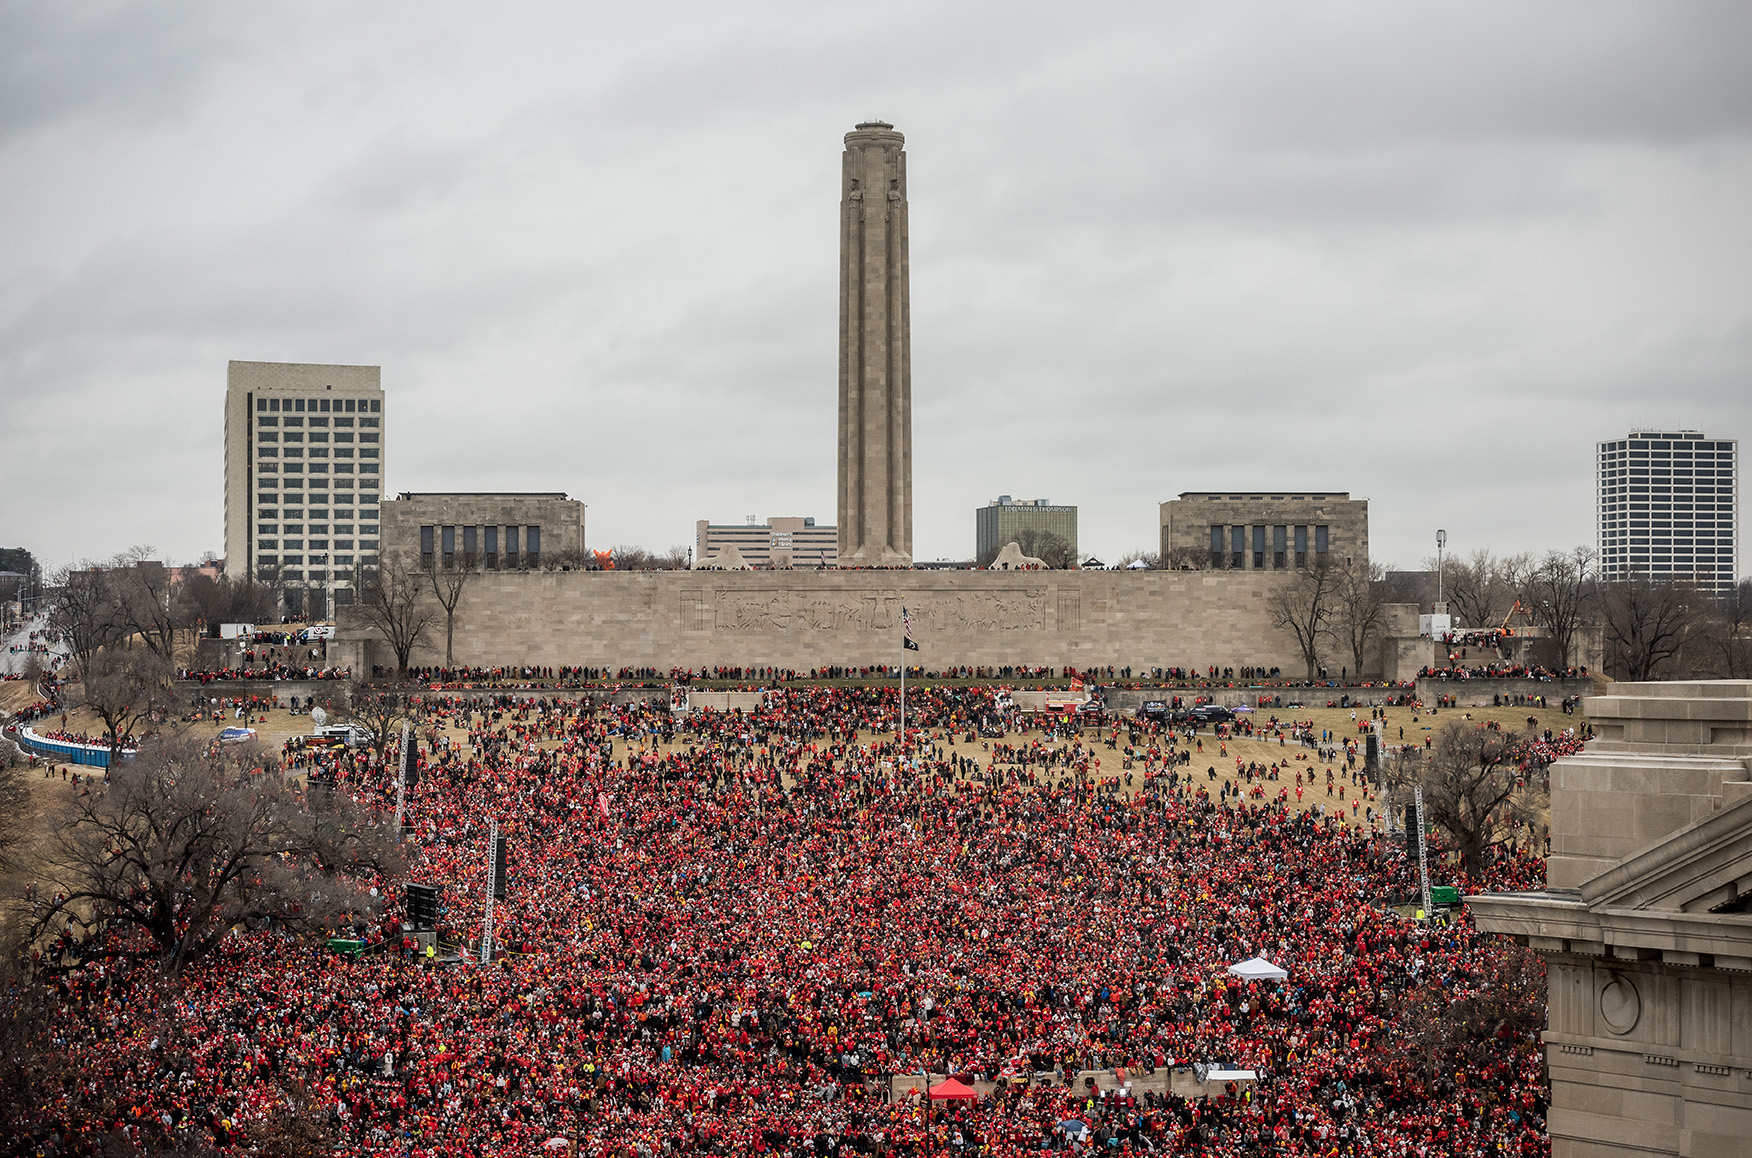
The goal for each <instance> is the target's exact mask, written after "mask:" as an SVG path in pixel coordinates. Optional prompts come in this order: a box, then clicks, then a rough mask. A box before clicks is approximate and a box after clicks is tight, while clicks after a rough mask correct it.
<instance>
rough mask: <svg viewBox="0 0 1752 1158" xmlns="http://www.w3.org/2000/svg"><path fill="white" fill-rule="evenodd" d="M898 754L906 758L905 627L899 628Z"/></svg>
mask: <svg viewBox="0 0 1752 1158" xmlns="http://www.w3.org/2000/svg"><path fill="white" fill-rule="evenodd" d="M900 756H901V759H903V760H904V759H906V627H905V625H904V621H903V625H902V627H901V629H900Z"/></svg>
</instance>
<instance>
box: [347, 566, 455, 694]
mask: <svg viewBox="0 0 1752 1158" xmlns="http://www.w3.org/2000/svg"><path fill="white" fill-rule="evenodd" d="M424 594H425V577H424V576H423V575H421V574H420V573H419V572H418V571H415V570H411V569H409V567H408V566H407V564H406V563H404V562H402V561H401V559H399V558H398V557H396V556H392V555H386V556H384V559H383V562H382V563H381V564H380V565H379V566H378V568H377V570H376V571H375V572H369V573H367V575H366V578H365V589H364V590H363V591H361V592H360V593H359V602H358V608H359V614H360V616H361V617H362V618H363V619H364V620H365V622H366V623H368V624H370V625H371V626H372V627H374V628H376V629H377V632H378V634H379V635H381V636H383V639H384V642H386V643H388V644H389V649H390V650H391V651H393V652H394V653H395V670H396V674H397V675H406V674H407V670H408V657H409V656H410V655H412V654H413V652H414V648H416V647H418V646H419V645H420V644H421V643H422V642H424V640H425V638H426V635H427V633H428V632H430V631H431V630H432V625H433V623H435V622H436V621H437V618H438V616H437V613H436V612H435V611H433V610H432V608H430V607H428V606H426V605H425V603H424V602H423V600H422V597H423V595H424Z"/></svg>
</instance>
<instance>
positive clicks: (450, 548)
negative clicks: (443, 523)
mask: <svg viewBox="0 0 1752 1158" xmlns="http://www.w3.org/2000/svg"><path fill="white" fill-rule="evenodd" d="M438 534H439V538H440V541H441V542H442V543H443V544H444V569H445V570H446V571H448V570H450V568H452V567H454V566H456V528H455V527H445V528H444V529H443V530H441V531H440V532H439V533H438Z"/></svg>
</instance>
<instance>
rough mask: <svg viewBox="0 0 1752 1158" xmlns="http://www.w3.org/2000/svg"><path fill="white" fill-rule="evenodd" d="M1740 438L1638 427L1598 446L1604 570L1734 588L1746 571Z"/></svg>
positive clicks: (1598, 506)
mask: <svg viewBox="0 0 1752 1158" xmlns="http://www.w3.org/2000/svg"><path fill="white" fill-rule="evenodd" d="M1739 456H1740V454H1739V443H1738V441H1736V440H1734V439H1725V440H1724V439H1719V438H1710V437H1709V436H1708V435H1706V434H1704V433H1703V431H1701V430H1661V431H1656V430H1633V431H1631V432H1630V434H1629V435H1628V436H1626V437H1624V438H1620V439H1614V440H1612V441H1610V442H1602V443H1600V444H1599V459H1598V467H1597V470H1598V478H1599V485H1598V487H1597V488H1596V491H1597V495H1598V498H1597V502H1596V511H1597V515H1596V518H1597V522H1598V525H1599V542H1600V573H1601V575H1602V576H1603V577H1604V578H1606V579H1623V578H1626V577H1628V576H1630V575H1647V576H1649V577H1651V578H1666V579H1683V580H1686V581H1689V582H1694V583H1696V584H1697V586H1698V587H1700V588H1702V589H1704V590H1706V591H1716V592H1727V591H1730V590H1732V589H1733V586H1734V577H1735V576H1736V575H1738V574H1739V562H1740V561H1739V514H1740V503H1739Z"/></svg>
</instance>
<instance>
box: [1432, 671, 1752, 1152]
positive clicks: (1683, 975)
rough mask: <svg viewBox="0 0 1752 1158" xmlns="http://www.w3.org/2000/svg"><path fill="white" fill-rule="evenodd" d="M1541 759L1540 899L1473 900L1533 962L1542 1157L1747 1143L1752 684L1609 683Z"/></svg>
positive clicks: (1536, 895) (1490, 924)
mask: <svg viewBox="0 0 1752 1158" xmlns="http://www.w3.org/2000/svg"><path fill="white" fill-rule="evenodd" d="M1611 693H1612V694H1610V695H1604V696H1594V697H1590V698H1588V699H1586V700H1584V702H1583V710H1584V712H1585V714H1586V716H1587V718H1588V721H1589V722H1590V723H1591V724H1592V725H1593V727H1594V730H1595V732H1596V734H1597V736H1598V738H1597V739H1595V740H1593V741H1590V742H1589V744H1588V745H1587V747H1586V748H1585V749H1584V750H1583V751H1581V752H1580V753H1577V754H1575V755H1572V756H1567V757H1565V758H1563V759H1562V760H1559V761H1557V762H1556V763H1554V764H1553V765H1552V766H1551V855H1550V859H1549V860H1548V861H1547V869H1546V878H1547V881H1546V888H1545V889H1543V890H1541V891H1539V892H1527V893H1498V894H1486V895H1483V896H1476V897H1469V898H1468V899H1467V903H1468V906H1469V908H1470V909H1471V913H1472V916H1473V918H1474V919H1475V920H1476V922H1477V924H1478V927H1479V928H1480V929H1484V930H1486V931H1489V932H1494V933H1501V934H1504V935H1506V936H1510V937H1513V938H1515V939H1516V940H1517V941H1519V942H1521V943H1522V944H1525V945H1528V946H1530V947H1532V948H1533V949H1535V950H1537V951H1538V952H1539V954H1540V955H1541V956H1543V957H1544V958H1545V961H1546V970H1547V985H1548V989H1549V997H1548V1005H1549V1015H1548V1016H1549V1021H1548V1028H1547V1029H1546V1033H1545V1047H1546V1059H1547V1064H1548V1068H1549V1072H1550V1075H1551V1110H1550V1113H1549V1115H1548V1124H1549V1127H1550V1131H1551V1152H1552V1158H1595V1156H1600V1158H1604V1156H1606V1155H1612V1156H1614V1158H1623V1156H1627V1155H1673V1156H1678V1155H1686V1156H1694V1158H1738V1156H1741V1155H1745V1154H1747V1153H1748V1152H1752V681H1744V680H1739V681H1730V680H1723V681H1703V682H1690V683H1640V684H1639V683H1623V684H1614V685H1612V687H1611Z"/></svg>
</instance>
